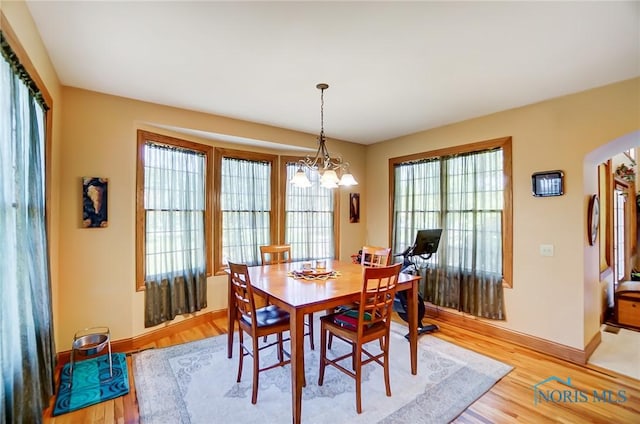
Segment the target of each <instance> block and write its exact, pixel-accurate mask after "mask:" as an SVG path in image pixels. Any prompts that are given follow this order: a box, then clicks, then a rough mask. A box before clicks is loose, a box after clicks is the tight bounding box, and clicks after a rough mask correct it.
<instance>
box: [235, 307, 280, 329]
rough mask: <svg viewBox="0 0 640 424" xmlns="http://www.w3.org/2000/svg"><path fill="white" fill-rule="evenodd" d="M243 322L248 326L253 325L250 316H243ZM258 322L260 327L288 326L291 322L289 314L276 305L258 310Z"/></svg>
mask: <svg viewBox="0 0 640 424" xmlns="http://www.w3.org/2000/svg"><path fill="white" fill-rule="evenodd" d="M242 320H243V321H244V322H246V323H247V324H248V325H251V317H250V316H247V315H243V316H242ZM256 321H257V322H256V323H257V324H258V327H266V326H270V325H277V324H286V323H287V322H288V321H289V312H287V311H284V310H282V309H280V308H278V307H277V306H275V305H269V306H265V307H264V308H259V309H256Z"/></svg>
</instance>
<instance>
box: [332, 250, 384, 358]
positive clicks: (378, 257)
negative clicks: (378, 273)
mask: <svg viewBox="0 0 640 424" xmlns="http://www.w3.org/2000/svg"><path fill="white" fill-rule="evenodd" d="M360 264H361V265H362V266H365V267H381V266H388V265H391V248H390V247H378V246H363V247H362V250H361V254H360ZM357 308H358V303H357V302H353V303H351V304H349V305H340V306H338V307H337V308H336V312H340V311H347V310H355V309H357ZM332 343H333V335H332V334H330V335H329V349H331V344H332Z"/></svg>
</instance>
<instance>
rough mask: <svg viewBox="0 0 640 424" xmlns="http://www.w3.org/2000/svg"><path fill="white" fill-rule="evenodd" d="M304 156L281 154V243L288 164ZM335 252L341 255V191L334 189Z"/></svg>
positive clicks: (283, 229) (336, 255)
mask: <svg viewBox="0 0 640 424" xmlns="http://www.w3.org/2000/svg"><path fill="white" fill-rule="evenodd" d="M304 159H305V157H303V156H280V190H279V194H280V195H279V198H278V212H279V218H278V228H279V232H278V237H279V239H278V240H279V243H284V238H285V222H284V219H285V204H286V193H287V184H289V181H288V180H287V165H288V164H291V163H297V162H298V161H300V160H304ZM333 234H334V237H333V244H334V246H333V252H334V255H335V257H336V258H339V257H340V247H339V246H340V191H339V190H338V189H333Z"/></svg>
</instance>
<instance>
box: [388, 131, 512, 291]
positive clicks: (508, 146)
mask: <svg viewBox="0 0 640 424" xmlns="http://www.w3.org/2000/svg"><path fill="white" fill-rule="evenodd" d="M498 147H500V148H502V154H503V166H504V192H503V193H504V214H503V217H502V224H503V226H502V228H503V232H502V268H503V271H502V272H503V277H502V284H503V286H504V287H506V288H513V183H512V178H513V168H512V139H511V137H501V138H495V139H491V140H485V141H479V142H475V143H470V144H463V145H460V146H453V147H448V148H443V149H437V150H431V151H427V152H421V153H414V154H411V155H406V156H399V157H395V158H390V159H389V234H388V237H389V245H391V241H392V239H393V234H392V233H393V212H394V211H393V206H394V199H393V196H394V187H395V172H394V167H395V165H397V164H400V163H404V162H411V161H417V160H422V159H428V158H432V157H440V156H450V155H455V154H462V153H471V152H477V151H482V150H487V149H492V148H498Z"/></svg>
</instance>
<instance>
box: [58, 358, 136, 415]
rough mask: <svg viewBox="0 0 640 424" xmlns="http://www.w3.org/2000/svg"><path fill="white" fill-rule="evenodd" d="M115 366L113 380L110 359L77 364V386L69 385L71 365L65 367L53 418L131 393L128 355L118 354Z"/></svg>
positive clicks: (75, 382)
mask: <svg viewBox="0 0 640 424" xmlns="http://www.w3.org/2000/svg"><path fill="white" fill-rule="evenodd" d="M112 362H113V376H111V375H110V372H109V358H108V356H107V355H101V356H97V357H95V358H91V359H85V360H82V361H77V362H75V363H74V366H73V384H69V383H70V382H71V377H70V375H69V374H70V373H69V365H70V364H68V363H67V364H65V365H64V367H63V368H62V372H61V373H60V385H59V388H58V394H57V396H56V404H55V406H54V408H53V415H54V416H55V415H60V414H64V413H67V412H71V411H75V410H77V409H80V408H84V407H86V406H89V405H94V404H96V403H100V402H103V401H105V400H109V399H114V398H117V397H118V396H122V395H125V394H127V393H129V372H128V370H127V359H126V356H125V354H124V353H114V354H113V355H112Z"/></svg>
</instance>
